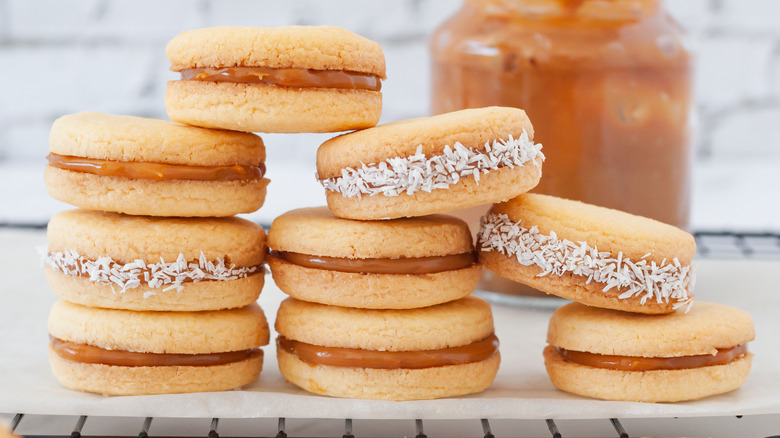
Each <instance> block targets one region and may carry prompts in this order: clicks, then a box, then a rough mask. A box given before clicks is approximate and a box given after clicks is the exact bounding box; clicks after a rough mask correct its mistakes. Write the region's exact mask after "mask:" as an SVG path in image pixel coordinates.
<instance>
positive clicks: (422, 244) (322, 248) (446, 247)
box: [268, 207, 474, 259]
mask: <svg viewBox="0 0 780 438" xmlns="http://www.w3.org/2000/svg"><path fill="white" fill-rule="evenodd" d="M268 246H269V247H270V248H271V249H273V250H277V251H290V252H298V253H302V254H310V255H320V256H329V257H343V258H356V259H372V258H374V259H379V258H400V257H408V258H414V257H432V256H445V255H451V254H463V253H466V252H471V251H473V248H474V246H473V243H472V240H471V233H470V232H469V228H468V225H466V223H465V222H464V221H462V220H461V219H458V218H456V217H453V216H445V215H431V216H424V217H417V218H409V219H398V220H388V221H353V220H347V219H341V218H337V217H335V216H333V214H332V213H331V212H330V211H329V210H328V209H327V208H326V207H312V208H300V209H297V210H292V211H288V212H287V213H284V214H283V215H281V216H279V217H277V218H276V219H274V221H273V223H272V224H271V229H270V230H269V231H268Z"/></svg>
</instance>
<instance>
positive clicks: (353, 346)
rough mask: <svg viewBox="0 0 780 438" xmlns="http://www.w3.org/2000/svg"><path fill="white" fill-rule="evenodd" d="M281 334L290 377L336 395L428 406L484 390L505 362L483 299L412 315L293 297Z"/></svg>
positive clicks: (280, 317)
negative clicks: (429, 402)
mask: <svg viewBox="0 0 780 438" xmlns="http://www.w3.org/2000/svg"><path fill="white" fill-rule="evenodd" d="M276 331H277V332H278V333H279V338H277V349H276V355H277V359H278V361H279V370H280V371H281V372H282V375H283V376H284V378H285V379H287V380H288V381H289V382H291V383H293V384H294V385H297V386H299V387H301V388H303V389H305V390H307V391H310V392H313V393H317V394H323V395H329V396H334V397H349V398H364V399H381V400H422V399H433V398H440V397H451V396H457V395H463V394H469V393H474V392H479V391H482V390H484V389H486V388H487V387H488V386H490V384H491V382H492V381H493V379H494V378H495V376H496V373H497V372H498V365H499V363H500V361H501V358H500V355H499V353H498V339H497V338H496V337H495V335H494V334H493V316H492V313H491V311H490V306H489V305H488V303H487V302H485V301H484V300H481V299H479V298H476V297H466V298H462V299H460V300H457V301H452V302H449V303H446V304H440V305H438V306H432V307H426V308H422V309H410V310H367V309H353V308H347V307H336V306H326V305H323V304H316V303H308V302H305V301H299V300H295V299H293V298H288V299H287V300H285V301H284V302H282V305H281V306H280V307H279V312H278V314H277V317H276Z"/></svg>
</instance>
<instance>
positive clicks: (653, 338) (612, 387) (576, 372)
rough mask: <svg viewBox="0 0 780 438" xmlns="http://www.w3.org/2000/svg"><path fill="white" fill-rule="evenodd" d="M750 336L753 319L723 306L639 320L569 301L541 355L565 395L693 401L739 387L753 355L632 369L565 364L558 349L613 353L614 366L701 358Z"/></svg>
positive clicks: (552, 325) (703, 306) (555, 317)
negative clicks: (622, 362) (627, 360)
mask: <svg viewBox="0 0 780 438" xmlns="http://www.w3.org/2000/svg"><path fill="white" fill-rule="evenodd" d="M754 337H755V332H754V328H753V323H752V321H751V319H750V315H748V314H747V313H746V312H744V311H742V310H739V309H735V308H732V307H729V306H725V305H722V304H714V303H703V302H695V303H693V305H692V307H691V310H690V312H688V313H684V312H682V311H678V312H675V313H672V314H667V315H641V314H633V313H625V312H620V311H615V310H610V309H599V308H594V307H588V306H584V305H582V304H579V303H570V304H567V305H565V306H563V307H561V308H559V309H557V310H556V311H555V312H554V313H553V316H552V318H551V319H550V325H549V329H548V333H547V342H548V344H549V345H548V347H547V348H546V349H545V350H544V358H545V365H546V367H547V372H548V374H549V375H550V380H551V381H552V383H553V384H554V385H555V386H556V387H557V388H559V389H561V390H564V391H567V392H572V393H575V394H579V395H584V396H588V397H594V398H601V399H606V400H628V401H645V402H674V401H681V400H694V399H698V398H702V397H707V396H710V395H714V394H721V393H724V392H727V391H731V390H733V389H736V388H738V387H739V386H740V385H742V384H743V383H744V382H745V380H746V379H747V377H748V373H749V372H750V364H751V361H752V354H751V353H749V352H746V353H744V354H741V355H738V356H736V357H734V359H732V360H730V361H729V362H726V363H718V364H711V365H706V366H695V367H689V368H678V369H649V370H636V371H635V370H630V371H629V370H622V369H614V368H606V367H604V368H602V367H599V366H593V365H592V364H586V363H578V362H576V361H575V359H572V360H568V359H565V358H564V356H563V355H562V354H561V352H560V350H559V348H560V349H563V350H568V351H571V352H585V353H594V354H597V355H606V356H610V357H609V358H608V359H607V361H608V362H609V363H613V362H617V361H618V360H617V359H614V358H612V357H611V356H621V357H629V358H678V359H679V358H685V357H691V356H697V357H705V358H706V357H708V356H711V355H714V354H716V353H718V350H719V349H720V350H722V351H723V350H728V349H730V348H733V347H737V346H741V345H744V344H747V343H748V342H749V341H751V340H753V338H754ZM713 357H714V356H713ZM632 360H633V359H632ZM686 360H687V359H686Z"/></svg>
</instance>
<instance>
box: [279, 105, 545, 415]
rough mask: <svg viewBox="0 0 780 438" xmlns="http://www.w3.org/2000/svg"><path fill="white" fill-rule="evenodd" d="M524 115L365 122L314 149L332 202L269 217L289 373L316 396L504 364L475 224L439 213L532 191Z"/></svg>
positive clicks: (483, 384)
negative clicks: (485, 292)
mask: <svg viewBox="0 0 780 438" xmlns="http://www.w3.org/2000/svg"><path fill="white" fill-rule="evenodd" d="M532 136H533V131H532V128H531V125H530V123H529V122H528V119H527V118H526V117H525V114H524V113H523V112H522V111H520V110H516V109H509V108H489V109H483V110H469V111H462V112H458V113H451V114H448V115H444V116H437V117H429V118H423V119H415V120H409V121H403V122H396V123H390V124H387V125H382V126H378V127H375V128H369V129H365V130H362V131H358V132H354V133H350V134H345V135H342V136H339V137H336V138H334V139H331V140H329V141H328V142H326V143H325V144H323V145H322V146H321V147H320V148H319V150H318V156H317V167H318V175H319V178H320V180H321V182H322V183H323V185H324V186H325V187H326V189H327V190H328V191H327V197H328V205H329V209H328V208H325V207H320V208H308V209H300V210H295V211H291V212H288V213H286V214H284V215H282V216H280V217H278V218H277V219H276V220H275V221H274V223H273V225H272V226H271V229H270V231H269V234H268V242H269V247H270V248H271V249H272V252H271V254H270V255H269V257H268V264H269V266H270V268H271V272H272V273H273V276H274V281H275V282H276V284H277V285H278V286H279V288H280V289H282V290H283V291H284V292H286V293H287V294H289V295H290V296H291V297H292V298H290V299H288V300H286V301H285V302H284V303H282V305H281V307H280V309H279V313H278V315H277V319H276V330H277V331H278V332H279V338H278V340H277V358H278V361H279V368H280V370H281V372H282V374H283V375H284V377H285V378H286V379H287V380H288V381H290V382H292V383H293V384H295V385H297V386H299V387H301V388H303V389H305V390H308V391H311V392H314V393H319V394H326V395H331V396H338V397H357V398H372V399H388V400H415V399H431V398H440V397H451V396H458V395H463V394H468V393H474V392H479V391H482V390H484V389H486V388H487V387H488V386H490V384H491V382H492V381H493V379H494V378H495V376H496V373H497V371H498V367H499V363H500V354H499V352H498V339H497V338H496V335H495V333H494V326H493V317H492V312H491V309H490V306H489V305H488V303H487V302H485V301H483V300H481V299H479V298H476V297H473V296H471V295H470V294H471V292H473V290H474V289H475V288H476V286H477V283H478V282H479V276H480V266H479V263H478V261H477V257H476V254H475V252H474V246H473V240H472V235H471V232H470V231H469V228H468V226H467V224H466V223H465V222H463V221H462V220H460V219H457V218H454V217H451V216H445V215H441V214H438V213H441V212H446V211H450V210H454V209H457V208H466V207H471V206H475V205H479V204H485V203H490V202H495V201H497V200H503V199H506V198H507V197H511V196H516V195H517V194H518V193H522V192H523V191H525V190H528V189H529V188H531V187H533V186H534V185H535V184H536V183H537V182H538V180H539V175H540V173H541V162H542V159H543V157H542V155H541V154H540V152H539V148H540V146H539V145H535V144H534V143H533V142H532V141H531V140H530V138H532Z"/></svg>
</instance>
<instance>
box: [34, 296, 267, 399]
mask: <svg viewBox="0 0 780 438" xmlns="http://www.w3.org/2000/svg"><path fill="white" fill-rule="evenodd" d="M49 335H50V337H51V343H50V345H49V360H50V363H51V367H52V372H53V373H54V376H55V377H56V378H57V380H59V381H60V383H61V384H62V385H64V386H66V387H68V388H71V389H75V390H78V391H86V392H96V393H100V394H105V395H140V394H169V393H179V392H205V391H223V390H228V389H233V388H237V387H239V386H242V385H246V384H247V383H250V382H252V381H254V380H255V379H257V376H258V375H259V374H260V371H261V369H262V366H263V352H262V350H260V349H259V347H261V346H263V345H266V344H268V339H269V331H268V324H267V322H266V319H265V316H264V315H263V311H262V310H261V309H260V307H259V306H258V305H257V304H252V305H250V306H247V307H243V308H240V309H233V310H220V311H211V312H135V311H130V310H114V309H98V308H92V307H84V306H80V305H78V304H73V303H69V302H67V301H58V302H57V303H55V304H54V307H52V310H51V314H50V316H49Z"/></svg>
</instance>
